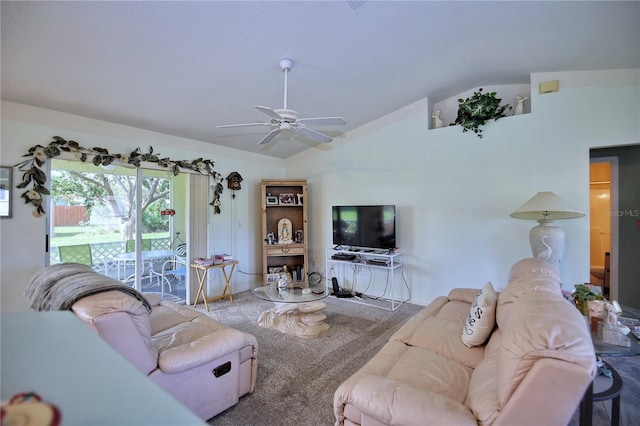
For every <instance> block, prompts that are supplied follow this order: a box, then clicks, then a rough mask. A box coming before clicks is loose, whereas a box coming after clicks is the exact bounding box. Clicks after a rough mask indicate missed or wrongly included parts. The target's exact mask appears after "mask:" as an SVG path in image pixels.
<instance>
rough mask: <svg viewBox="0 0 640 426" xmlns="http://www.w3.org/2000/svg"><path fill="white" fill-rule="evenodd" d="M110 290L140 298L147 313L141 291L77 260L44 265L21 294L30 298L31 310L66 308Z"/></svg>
mask: <svg viewBox="0 0 640 426" xmlns="http://www.w3.org/2000/svg"><path fill="white" fill-rule="evenodd" d="M112 290H117V291H121V292H123V293H126V294H129V295H130V296H131V297H134V298H136V299H138V300H140V301H141V302H142V303H143V304H144V306H145V307H146V308H147V311H148V312H151V305H150V304H149V302H148V301H147V299H145V297H144V296H143V295H142V293H140V292H138V291H137V290H135V289H134V288H131V287H129V286H127V285H124V284H123V283H121V282H120V281H118V280H114V279H113V278H110V277H107V276H105V275H102V274H99V273H97V272H96V271H94V270H93V269H91V267H89V266H87V265H81V264H79V263H58V264H56V265H51V266H47V267H45V268H44V269H42V270H40V271H39V272H38V273H36V274H35V275H34V276H33V278H31V281H30V282H29V285H28V286H27V289H26V290H25V292H24V294H25V296H26V297H27V298H29V300H30V301H31V309H33V310H34V311H68V310H71V307H72V306H73V304H74V303H75V302H77V301H78V300H80V299H82V298H83V297H87V296H91V295H93V294H97V293H101V292H104V291H112Z"/></svg>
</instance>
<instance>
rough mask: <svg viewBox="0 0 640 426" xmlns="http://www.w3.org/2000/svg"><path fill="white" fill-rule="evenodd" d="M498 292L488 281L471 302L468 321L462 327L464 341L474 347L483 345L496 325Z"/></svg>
mask: <svg viewBox="0 0 640 426" xmlns="http://www.w3.org/2000/svg"><path fill="white" fill-rule="evenodd" d="M497 302H498V293H496V291H495V290H494V289H493V285H492V284H491V282H487V284H485V286H484V287H482V290H480V293H478V295H477V296H476V298H475V299H474V300H473V303H472V304H471V309H470V310H469V316H467V322H466V323H465V325H464V328H463V329H462V343H464V344H465V345H466V346H468V347H470V348H472V347H474V346H480V345H483V344H484V342H486V341H487V338H488V337H489V336H490V335H491V332H492V331H493V328H494V327H495V325H496V304H497Z"/></svg>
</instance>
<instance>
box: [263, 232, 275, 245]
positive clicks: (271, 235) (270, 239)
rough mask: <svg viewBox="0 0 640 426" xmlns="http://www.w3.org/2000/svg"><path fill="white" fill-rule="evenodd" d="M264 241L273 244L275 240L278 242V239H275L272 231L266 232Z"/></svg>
mask: <svg viewBox="0 0 640 426" xmlns="http://www.w3.org/2000/svg"><path fill="white" fill-rule="evenodd" d="M264 241H265V242H266V243H267V244H275V243H276V242H278V240H276V236H275V234H274V233H273V232H269V233H267V238H265V239H264Z"/></svg>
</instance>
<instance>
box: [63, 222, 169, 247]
mask: <svg viewBox="0 0 640 426" xmlns="http://www.w3.org/2000/svg"><path fill="white" fill-rule="evenodd" d="M142 238H169V232H155V233H148V234H142ZM116 241H122V237H121V235H120V231H119V230H114V229H113V228H112V227H103V226H58V227H56V228H55V229H54V235H52V236H51V246H52V247H59V246H71V245H75V244H87V243H111V242H116Z"/></svg>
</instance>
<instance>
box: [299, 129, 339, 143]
mask: <svg viewBox="0 0 640 426" xmlns="http://www.w3.org/2000/svg"><path fill="white" fill-rule="evenodd" d="M296 132H297V133H300V134H301V135H303V136H306V137H308V138H309V139H313V140H314V141H318V142H322V143H329V142H331V141H332V140H333V138H330V137H329V136H327V135H323V134H322V133H320V132H316V131H315V130H311V129H310V128H308V127H303V126H301V127H297V128H296Z"/></svg>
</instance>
